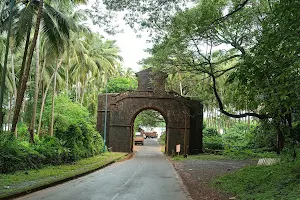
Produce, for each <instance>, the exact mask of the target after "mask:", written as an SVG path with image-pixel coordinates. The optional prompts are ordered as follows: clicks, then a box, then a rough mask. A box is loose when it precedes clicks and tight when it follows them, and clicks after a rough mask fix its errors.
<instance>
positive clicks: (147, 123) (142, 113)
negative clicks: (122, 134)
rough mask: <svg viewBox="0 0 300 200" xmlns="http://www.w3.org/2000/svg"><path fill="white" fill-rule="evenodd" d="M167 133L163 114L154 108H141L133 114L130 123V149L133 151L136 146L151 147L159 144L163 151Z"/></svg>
mask: <svg viewBox="0 0 300 200" xmlns="http://www.w3.org/2000/svg"><path fill="white" fill-rule="evenodd" d="M167 133H168V131H167V120H166V117H165V116H164V114H163V113H162V112H161V111H159V110H158V109H155V108H143V109H141V110H139V111H138V112H137V113H135V115H134V116H133V119H132V121H131V136H132V145H131V149H132V151H134V150H137V148H135V147H136V146H138V145H145V146H151V145H156V144H157V142H159V144H160V145H161V146H162V147H163V149H162V150H163V151H165V150H166V144H167V139H168V137H167V135H168V134H167ZM156 140H157V142H156Z"/></svg>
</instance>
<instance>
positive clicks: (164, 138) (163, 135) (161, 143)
mask: <svg viewBox="0 0 300 200" xmlns="http://www.w3.org/2000/svg"><path fill="white" fill-rule="evenodd" d="M158 142H159V144H160V145H165V142H166V132H163V133H162V134H161V136H160V138H159V139H158Z"/></svg>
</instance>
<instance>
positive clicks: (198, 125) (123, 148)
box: [97, 68, 203, 154]
mask: <svg viewBox="0 0 300 200" xmlns="http://www.w3.org/2000/svg"><path fill="white" fill-rule="evenodd" d="M136 74H137V76H138V89H137V90H136V91H133V92H125V93H120V94H108V104H107V126H106V127H107V129H106V144H107V146H108V147H112V150H113V151H120V152H130V151H131V150H132V132H133V130H132V128H133V126H132V124H133V123H132V121H133V120H134V119H135V117H136V116H137V115H138V113H140V112H141V111H143V110H146V109H153V110H156V111H158V112H160V113H161V114H162V115H163V117H164V118H165V120H166V124H167V125H166V130H167V133H166V134H167V144H166V153H168V154H171V153H172V152H174V151H175V147H176V145H177V144H180V145H181V153H182V154H194V153H198V152H202V124H203V107H202V104H201V103H200V102H199V101H195V100H190V99H188V98H184V97H182V96H180V95H178V94H175V93H170V92H166V91H165V78H166V77H167V76H166V75H165V74H163V73H152V70H151V68H149V69H146V70H143V71H140V72H138V73H136ZM104 116H105V95H103V94H102V95H99V103H98V116H97V130H98V131H99V132H101V133H103V130H104Z"/></svg>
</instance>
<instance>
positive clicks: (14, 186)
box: [0, 152, 128, 198]
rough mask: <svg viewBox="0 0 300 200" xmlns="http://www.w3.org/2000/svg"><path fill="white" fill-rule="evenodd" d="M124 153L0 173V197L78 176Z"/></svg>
mask: <svg viewBox="0 0 300 200" xmlns="http://www.w3.org/2000/svg"><path fill="white" fill-rule="evenodd" d="M126 155H128V154H127V153H119V152H112V153H104V154H101V155H98V156H94V157H91V158H86V159H82V160H80V161H78V162H76V163H74V164H69V165H58V166H48V167H45V168H42V169H38V170H27V171H18V172H15V173H14V174H0V198H5V197H8V196H12V195H16V194H20V193H26V192H29V191H31V190H34V189H36V188H43V187H46V186H50V185H52V184H54V183H58V182H62V181H63V180H69V179H72V178H75V177H78V176H80V175H83V174H86V173H87V172H90V171H94V170H96V169H99V168H102V167H104V166H106V165H108V164H110V163H113V162H116V161H118V160H120V159H122V158H124V157H125V156H126Z"/></svg>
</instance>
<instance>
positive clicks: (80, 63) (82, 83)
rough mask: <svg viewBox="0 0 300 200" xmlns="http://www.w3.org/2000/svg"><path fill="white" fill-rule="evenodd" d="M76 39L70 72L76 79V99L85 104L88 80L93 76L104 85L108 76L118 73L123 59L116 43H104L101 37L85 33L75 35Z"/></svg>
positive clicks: (72, 51) (72, 48)
mask: <svg viewBox="0 0 300 200" xmlns="http://www.w3.org/2000/svg"><path fill="white" fill-rule="evenodd" d="M74 38H76V42H75V41H73V40H72V39H71V43H72V44H73V45H71V49H70V56H71V59H70V63H71V69H70V70H71V73H72V75H73V77H74V78H75V80H73V82H74V85H76V87H75V89H76V97H77V98H76V99H77V101H78V102H80V103H81V104H83V99H84V95H85V91H86V86H87V80H88V79H89V78H90V77H91V76H93V77H97V78H99V79H100V80H101V81H102V83H104V82H105V80H106V79H107V77H108V76H111V75H113V74H114V73H116V72H117V66H118V65H117V63H118V62H119V61H120V60H122V58H121V57H120V56H119V55H118V53H119V49H118V48H117V47H116V45H115V41H103V38H102V37H101V36H99V35H95V34H85V33H79V34H78V35H74Z"/></svg>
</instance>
